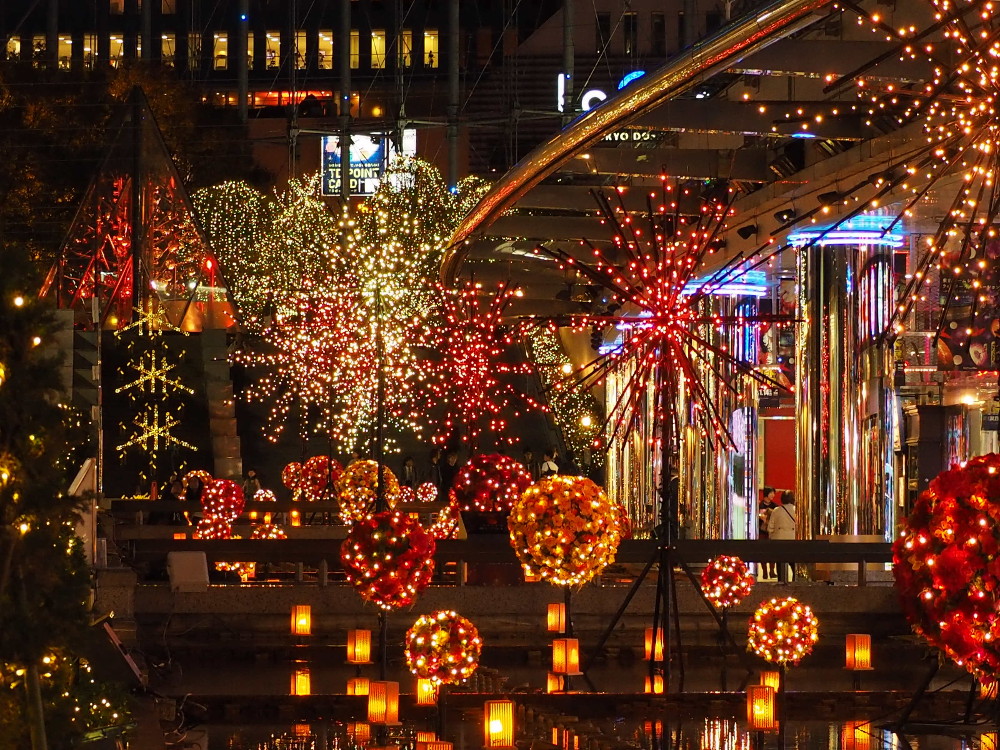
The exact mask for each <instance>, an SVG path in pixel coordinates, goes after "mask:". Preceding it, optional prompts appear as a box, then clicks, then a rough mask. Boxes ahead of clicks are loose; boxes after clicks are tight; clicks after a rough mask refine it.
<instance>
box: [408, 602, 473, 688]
mask: <svg viewBox="0 0 1000 750" xmlns="http://www.w3.org/2000/svg"><path fill="white" fill-rule="evenodd" d="M482 648H483V641H482V639H481V638H480V637H479V631H478V630H477V629H476V626H475V625H473V624H472V623H471V622H470V621H469V620H467V619H465V618H464V617H462V616H461V615H460V614H458V613H457V612H453V611H451V610H440V611H438V612H434V613H433V614H430V615H421V616H420V617H419V618H417V621H416V622H415V623H413V627H411V628H410V629H409V630H408V631H406V663H407V665H408V666H409V667H410V671H411V672H412V673H413V674H415V675H416V676H417V677H420V678H422V679H425V680H431V681H432V682H434V683H435V684H436V685H454V684H457V683H459V682H464V681H465V680H467V679H469V678H470V677H471V676H472V674H473V673H474V672H475V671H476V668H477V667H478V666H479V654H480V652H481V651H482Z"/></svg>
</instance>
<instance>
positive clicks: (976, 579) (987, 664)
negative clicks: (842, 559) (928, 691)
mask: <svg viewBox="0 0 1000 750" xmlns="http://www.w3.org/2000/svg"><path fill="white" fill-rule="evenodd" d="M892 553H893V554H892V560H893V566H892V570H893V575H894V576H895V578H896V589H897V591H898V592H899V598H900V602H901V604H902V608H903V613H904V614H905V615H906V618H907V619H908V620H909V621H910V626H911V627H912V628H913V630H914V631H915V632H916V633H917V634H919V635H921V636H923V637H924V638H925V639H926V640H927V642H928V643H930V644H931V646H934V647H935V648H937V649H940V650H941V651H942V652H943V653H944V654H945V655H946V656H947V657H948V658H949V659H951V660H952V661H954V662H955V663H956V664H958V665H959V666H961V667H963V668H964V669H966V670H968V671H969V672H971V673H973V674H975V675H977V676H990V675H994V674H996V673H997V672H998V671H1000V455H998V454H996V453H991V454H989V455H986V456H978V457H976V458H973V459H970V460H969V461H968V463H966V464H965V466H962V467H959V466H953V467H952V468H951V469H949V470H947V471H943V472H941V473H940V474H938V475H937V477H935V478H934V479H933V480H932V481H931V483H930V485H929V486H928V487H927V489H926V490H925V491H924V492H922V493H920V496H919V497H918V498H917V502H916V504H915V505H914V507H913V511H912V512H911V513H910V516H909V518H907V519H906V522H905V524H904V526H903V530H902V532H901V533H900V536H899V538H898V539H897V540H896V542H895V543H894V544H893V549H892Z"/></svg>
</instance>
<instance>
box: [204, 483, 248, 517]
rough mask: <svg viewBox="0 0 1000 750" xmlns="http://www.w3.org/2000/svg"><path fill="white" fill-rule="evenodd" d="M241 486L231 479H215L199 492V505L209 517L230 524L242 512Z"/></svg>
mask: <svg viewBox="0 0 1000 750" xmlns="http://www.w3.org/2000/svg"><path fill="white" fill-rule="evenodd" d="M243 505H244V498H243V488H242V487H240V486H239V485H238V484H236V482H234V481H232V480H231V479H216V480H214V481H212V483H211V484H209V485H208V486H207V487H206V488H205V491H204V492H202V493H201V507H202V509H203V510H204V511H205V515H206V516H207V517H209V518H217V519H219V520H222V521H225V522H226V523H229V524H232V523H234V522H235V521H236V519H237V518H239V517H240V513H242V512H243Z"/></svg>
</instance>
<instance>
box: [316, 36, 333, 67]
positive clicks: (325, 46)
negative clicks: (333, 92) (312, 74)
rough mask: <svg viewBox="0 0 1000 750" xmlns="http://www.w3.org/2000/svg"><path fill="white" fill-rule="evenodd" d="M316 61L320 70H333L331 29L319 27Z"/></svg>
mask: <svg viewBox="0 0 1000 750" xmlns="http://www.w3.org/2000/svg"><path fill="white" fill-rule="evenodd" d="M317 62H318V64H319V68H320V70H333V29H320V31H319V59H318V60H317Z"/></svg>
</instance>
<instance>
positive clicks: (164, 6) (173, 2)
mask: <svg viewBox="0 0 1000 750" xmlns="http://www.w3.org/2000/svg"><path fill="white" fill-rule="evenodd" d="M176 12H177V0H160V13H162V14H163V15H165V16H172V15H173V14H174V13H176Z"/></svg>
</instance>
